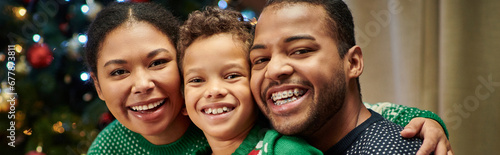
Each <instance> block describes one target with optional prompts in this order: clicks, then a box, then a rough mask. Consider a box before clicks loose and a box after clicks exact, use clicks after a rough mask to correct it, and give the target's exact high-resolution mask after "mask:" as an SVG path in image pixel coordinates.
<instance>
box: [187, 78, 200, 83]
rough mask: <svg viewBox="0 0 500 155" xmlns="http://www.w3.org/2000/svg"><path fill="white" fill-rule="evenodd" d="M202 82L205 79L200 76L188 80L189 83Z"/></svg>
mask: <svg viewBox="0 0 500 155" xmlns="http://www.w3.org/2000/svg"><path fill="white" fill-rule="evenodd" d="M200 82H203V80H202V79H200V78H193V79H190V80H189V81H188V83H200Z"/></svg>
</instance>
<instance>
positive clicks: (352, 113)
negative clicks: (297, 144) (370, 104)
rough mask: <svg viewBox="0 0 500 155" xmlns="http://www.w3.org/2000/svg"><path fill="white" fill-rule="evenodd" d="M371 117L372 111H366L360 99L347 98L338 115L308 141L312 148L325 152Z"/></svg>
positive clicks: (308, 138) (309, 137)
mask: <svg viewBox="0 0 500 155" xmlns="http://www.w3.org/2000/svg"><path fill="white" fill-rule="evenodd" d="M370 116H371V113H370V111H368V109H366V107H365V106H364V105H363V103H362V102H361V100H360V99H359V97H357V98H356V97H355V98H353V97H346V100H345V103H344V105H343V106H342V108H341V109H340V110H339V111H338V112H337V114H335V116H333V117H332V118H331V119H330V120H329V121H328V122H326V123H325V125H323V126H322V127H321V128H320V129H319V130H318V131H316V132H315V133H314V134H312V135H311V136H308V137H307V138H306V140H307V141H308V142H309V144H311V145H312V146H314V147H316V148H318V149H319V150H321V151H323V152H325V151H326V150H328V149H329V148H330V147H332V146H334V145H335V144H337V143H338V142H339V141H340V140H341V139H342V138H344V137H345V136H346V135H347V134H348V133H349V132H351V131H352V130H353V129H354V128H356V126H358V125H359V124H361V123H363V122H364V121H366V120H367V119H368V118H369V117H370Z"/></svg>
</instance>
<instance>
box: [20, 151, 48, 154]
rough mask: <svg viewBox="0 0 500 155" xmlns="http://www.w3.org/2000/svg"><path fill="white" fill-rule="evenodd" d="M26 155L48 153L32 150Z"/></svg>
mask: <svg viewBox="0 0 500 155" xmlns="http://www.w3.org/2000/svg"><path fill="white" fill-rule="evenodd" d="M25 155H46V154H45V153H43V152H37V151H30V152H28V153H26V154H25Z"/></svg>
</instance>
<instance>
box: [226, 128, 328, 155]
mask: <svg viewBox="0 0 500 155" xmlns="http://www.w3.org/2000/svg"><path fill="white" fill-rule="evenodd" d="M243 154H248V155H274V154H301V155H322V154H323V153H322V152H321V151H320V150H318V149H316V148H314V147H313V146H311V145H309V144H308V143H307V142H306V141H305V140H303V139H301V138H297V137H292V136H285V135H282V134H280V133H278V132H277V131H276V130H272V129H269V128H267V127H264V125H263V124H256V125H255V126H254V127H253V128H252V130H251V131H250V133H249V134H248V136H247V138H245V140H244V141H243V143H242V144H241V145H240V147H238V149H236V151H235V152H234V153H233V155H243Z"/></svg>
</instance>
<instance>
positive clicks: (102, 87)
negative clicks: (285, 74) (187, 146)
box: [92, 22, 184, 136]
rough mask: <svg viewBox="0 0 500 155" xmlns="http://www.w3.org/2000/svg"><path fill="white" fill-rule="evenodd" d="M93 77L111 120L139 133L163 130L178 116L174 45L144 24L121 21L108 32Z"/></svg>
mask: <svg viewBox="0 0 500 155" xmlns="http://www.w3.org/2000/svg"><path fill="white" fill-rule="evenodd" d="M92 77H93V78H94V81H95V85H96V89H97V92H98V94H99V98H101V99H102V100H104V101H105V102H106V105H107V106H108V109H109V110H110V111H111V113H112V114H113V115H114V116H115V117H116V119H118V121H120V123H122V124H123V125H125V127H127V128H129V129H130V130H132V131H134V132H137V133H139V134H141V135H143V136H146V135H150V136H154V135H158V134H162V133H165V131H168V129H169V128H172V126H173V125H172V124H173V123H176V118H178V117H183V116H182V115H180V110H181V108H182V106H183V104H184V100H183V98H182V96H181V94H180V89H179V87H180V76H179V72H178V68H177V62H176V50H175V47H174V46H173V45H172V43H171V41H170V40H169V38H167V37H166V35H164V34H163V33H162V32H160V31H159V30H157V29H156V28H155V27H153V26H152V25H150V24H148V23H145V22H126V23H124V24H122V25H121V26H119V27H118V28H116V29H115V30H113V31H111V32H110V33H109V34H108V35H107V36H106V38H105V40H104V42H103V43H102V45H101V48H100V49H99V55H98V58H97V76H96V75H94V74H92ZM174 126H175V125H174Z"/></svg>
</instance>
